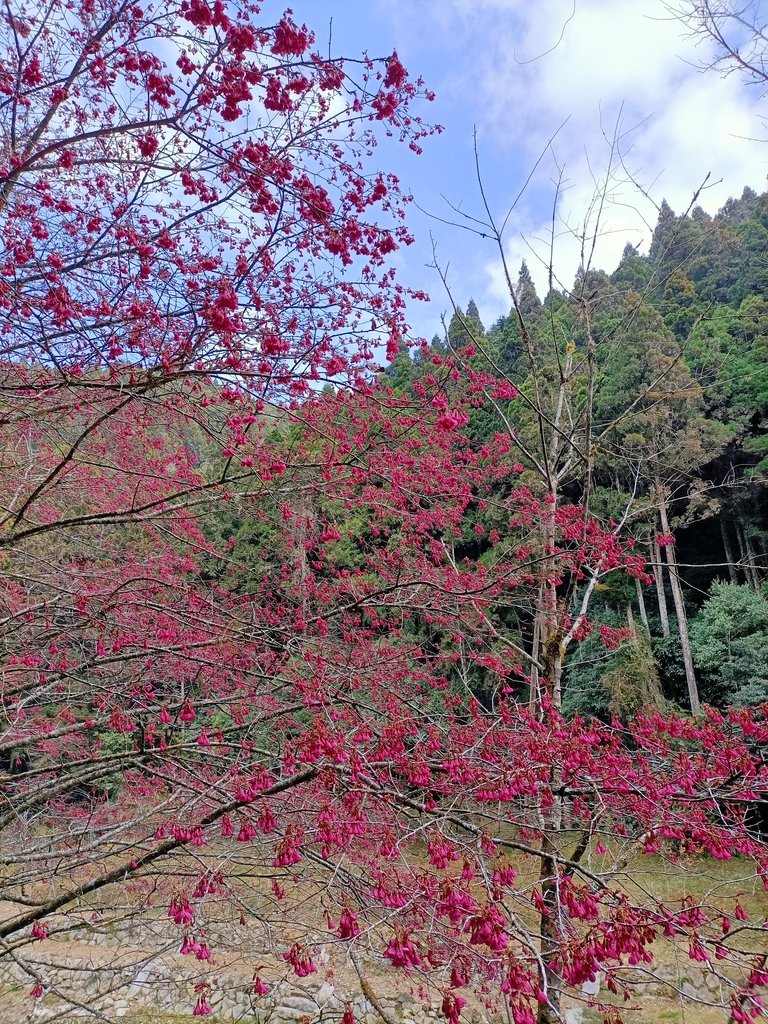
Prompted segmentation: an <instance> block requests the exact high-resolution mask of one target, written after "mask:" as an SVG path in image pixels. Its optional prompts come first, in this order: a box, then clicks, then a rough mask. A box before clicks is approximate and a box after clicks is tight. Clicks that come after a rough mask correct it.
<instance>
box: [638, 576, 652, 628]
mask: <svg viewBox="0 0 768 1024" xmlns="http://www.w3.org/2000/svg"><path fill="white" fill-rule="evenodd" d="M635 589H636V591H637V607H638V608H639V609H640V621H641V622H642V624H643V625H644V626H645V631H646V633H647V632H649V631H650V630H649V627H648V612H647V610H646V607H645V597H644V596H643V587H642V584H641V583H640V580H635Z"/></svg>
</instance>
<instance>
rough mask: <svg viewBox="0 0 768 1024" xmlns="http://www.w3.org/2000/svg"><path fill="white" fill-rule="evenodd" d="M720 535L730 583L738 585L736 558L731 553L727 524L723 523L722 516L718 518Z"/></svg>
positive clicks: (731, 546) (731, 547)
mask: <svg viewBox="0 0 768 1024" xmlns="http://www.w3.org/2000/svg"><path fill="white" fill-rule="evenodd" d="M720 535H721V536H722V538H723V551H725V560H726V562H727V563H728V576H729V578H730V580H731V583H738V582H739V574H738V571H737V569H736V556H735V555H734V553H733V545H732V544H731V535H730V533H729V532H728V523H727V522H726V521H725V519H724V518H723V516H720Z"/></svg>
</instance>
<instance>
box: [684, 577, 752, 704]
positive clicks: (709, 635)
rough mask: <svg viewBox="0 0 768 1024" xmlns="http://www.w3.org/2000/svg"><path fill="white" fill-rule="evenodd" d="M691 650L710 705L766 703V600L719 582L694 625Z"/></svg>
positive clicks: (749, 591) (750, 592)
mask: <svg viewBox="0 0 768 1024" xmlns="http://www.w3.org/2000/svg"><path fill="white" fill-rule="evenodd" d="M691 647H692V649H693V655H694V658H695V660H696V665H697V668H698V669H699V672H700V674H701V679H702V683H703V684H704V685H705V687H706V691H705V694H704V695H705V697H706V699H707V700H709V702H710V703H712V704H720V705H722V704H738V705H741V706H749V705H753V704H761V703H764V702H765V701H768V598H766V595H765V594H764V593H756V592H755V591H754V590H751V589H750V588H749V587H748V586H746V585H741V586H737V585H734V584H732V583H722V582H715V583H713V584H712V590H711V596H710V597H709V599H708V600H707V601H705V602H704V604H703V605H702V607H701V610H700V611H699V613H698V615H697V616H696V617H695V619H694V620H693V621H692V623H691Z"/></svg>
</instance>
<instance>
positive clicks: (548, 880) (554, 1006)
mask: <svg viewBox="0 0 768 1024" xmlns="http://www.w3.org/2000/svg"><path fill="white" fill-rule="evenodd" d="M541 850H542V853H543V854H544V856H543V857H542V858H541V869H540V871H539V882H540V883H541V896H542V900H543V902H544V908H543V910H542V913H541V962H542V964H543V965H544V977H543V979H542V986H541V987H542V989H543V990H544V991H545V993H546V996H547V1001H546V1002H545V1003H539V1008H538V1012H537V1014H536V1024H561V1022H562V1019H563V1018H562V1016H561V1014H560V984H561V983H560V977H559V975H558V973H557V971H555V970H554V969H553V967H552V962H553V960H554V959H555V957H556V956H557V952H558V949H559V948H560V935H559V933H558V922H559V919H560V915H559V913H558V911H559V906H558V904H559V900H558V877H557V862H556V860H555V857H554V854H555V853H556V850H555V848H554V846H553V844H552V840H551V838H550V836H549V835H547V834H546V833H545V834H544V837H543V840H542V844H541Z"/></svg>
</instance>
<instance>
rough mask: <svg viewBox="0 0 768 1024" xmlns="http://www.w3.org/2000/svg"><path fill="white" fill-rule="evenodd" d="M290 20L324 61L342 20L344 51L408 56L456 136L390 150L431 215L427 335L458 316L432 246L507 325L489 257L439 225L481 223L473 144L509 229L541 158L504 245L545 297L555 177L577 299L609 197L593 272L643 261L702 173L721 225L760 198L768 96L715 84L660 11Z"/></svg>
mask: <svg viewBox="0 0 768 1024" xmlns="http://www.w3.org/2000/svg"><path fill="white" fill-rule="evenodd" d="M766 6H768V4H767V5H766ZM294 7H295V13H296V17H297V19H302V20H306V21H307V23H308V24H309V25H310V26H311V27H312V28H313V29H314V30H315V31H316V33H317V36H318V41H319V42H321V43H322V44H323V45H322V48H324V47H325V44H327V38H328V32H329V25H330V24H331V19H332V38H333V50H334V52H336V53H343V54H345V55H353V54H357V53H359V52H360V51H361V50H362V49H367V50H368V51H369V52H370V53H371V55H375V56H381V55H384V54H386V53H388V52H391V50H392V49H397V51H398V53H399V55H400V58H401V60H402V61H403V63H404V64H405V65H406V67H407V68H408V70H409V71H410V72H411V73H412V75H414V76H416V75H421V76H423V77H424V78H425V79H426V81H427V84H428V86H429V87H430V88H432V89H434V90H435V91H436V93H437V100H436V102H435V103H434V104H431V105H428V109H427V113H428V114H429V116H430V118H431V119H432V120H434V121H436V122H439V123H440V124H442V125H443V126H444V128H445V131H444V132H443V133H442V135H440V136H439V137H436V138H434V139H431V140H428V141H427V143H426V147H425V153H424V154H423V155H422V156H421V157H418V158H416V157H414V156H412V155H411V154H409V153H407V152H402V153H401V152H397V151H396V150H395V148H394V147H393V148H392V149H390V148H389V147H386V148H385V149H383V150H380V151H379V152H380V156H381V160H382V166H384V164H385V163H386V166H387V169H392V170H395V171H396V172H397V173H399V174H400V176H401V179H402V181H403V183H404V185H405V186H406V187H407V188H409V189H410V190H411V191H412V193H413V195H414V197H415V199H416V202H417V203H418V205H419V206H420V207H421V208H422V209H423V210H425V211H427V213H428V214H432V215H433V218H430V217H429V216H426V215H425V214H423V213H421V212H420V211H418V210H413V211H412V214H413V215H412V217H411V224H412V227H413V230H414V232H415V233H416V235H417V243H416V244H415V245H414V246H412V247H411V248H410V249H408V250H407V251H404V252H402V253H401V254H399V259H400V265H401V267H400V269H401V277H402V280H403V281H404V282H405V283H407V284H410V285H412V286H414V287H418V288H425V289H426V290H427V291H429V292H430V294H431V295H432V297H433V301H432V303H431V305H430V306H429V307H427V308H418V309H414V310H413V312H412V314H411V320H412V323H413V326H414V329H415V331H416V332H418V333H420V334H425V335H427V336H431V335H432V334H433V333H434V332H435V330H437V329H439V325H440V314H441V313H442V312H444V311H445V310H449V309H450V300H449V299H448V297H447V296H446V293H445V289H444V288H443V285H442V284H441V282H440V278H439V276H438V275H437V274H436V272H435V271H434V270H430V269H429V267H428V266H427V264H429V263H430V262H431V259H432V244H433V243H432V241H431V239H430V235H431V236H432V239H433V240H434V245H435V246H436V251H437V259H438V262H439V263H440V265H441V267H442V268H443V269H444V270H446V269H447V275H448V279H449V281H450V284H451V287H452V291H453V294H454V298H455V300H456V301H457V302H459V303H461V304H462V305H465V304H466V302H467V300H468V299H469V298H470V297H474V298H475V300H476V302H477V304H478V306H479V308H480V312H481V315H482V316H483V319H484V320H485V321H486V323H487V324H488V323H491V322H492V321H493V320H494V319H496V317H498V316H499V315H501V314H502V313H505V312H507V310H508V308H509V299H508V296H507V295H506V293H505V290H504V286H503V278H502V274H501V270H500V266H499V260H498V258H497V256H496V255H495V253H494V249H493V246H492V244H491V243H490V242H484V241H483V240H482V239H479V238H477V237H475V236H473V235H470V234H468V233H466V232H463V231H461V230H460V229H458V228H450V227H448V226H447V225H445V224H443V223H441V222H440V220H439V219H434V218H442V219H454V220H456V219H457V216H456V214H455V213H452V211H451V209H450V206H449V205H448V203H450V204H453V206H455V207H457V208H460V209H461V210H462V211H464V212H466V213H467V214H470V215H477V216H481V214H482V205H481V201H480V197H479V193H478V186H477V179H476V173H475V161H474V153H473V131H474V130H475V129H476V131H477V140H478V150H479V155H480V161H481V167H482V176H483V182H484V187H485V188H486V190H487V194H488V197H489V199H490V202H491V205H492V208H493V211H494V215H495V216H496V217H497V218H499V220H501V219H503V218H504V216H505V215H506V214H507V212H508V211H509V209H510V207H511V206H512V204H513V203H514V202H515V199H516V197H518V195H519V193H520V192H521V189H522V188H523V185H524V183H525V181H526V179H527V178H528V175H529V174H530V172H531V170H532V168H533V167H534V165H536V162H537V161H539V159H540V158H541V159H540V162H539V164H538V168H537V170H536V171H535V172H534V174H533V178H532V180H531V183H530V185H529V186H528V188H527V189H526V190H525V191H524V193H523V195H522V197H521V198H519V199H518V201H517V204H516V206H515V207H514V209H513V211H512V213H511V215H510V217H509V220H508V226H507V236H506V238H507V251H508V253H509V254H510V259H511V262H512V265H513V267H514V268H515V271H516V270H517V267H519V264H520V261H521V259H522V258H525V259H526V260H527V263H528V265H529V268H530V270H531V272H532V274H533V276H534V279H535V280H536V282H537V285H538V286H539V290H540V292H545V291H546V288H547V267H548V264H549V262H550V242H551V238H552V212H553V202H554V197H555V181H556V180H557V179H558V178H560V179H561V186H560V195H559V199H558V202H557V211H556V218H555V231H554V246H553V251H554V269H555V274H556V276H557V277H559V279H560V281H561V282H562V284H564V285H566V286H567V285H568V284H570V283H571V281H572V279H573V273H574V271H575V269H576V267H577V266H578V264H579V262H580V253H581V242H580V241H579V239H578V236H579V234H580V233H583V232H584V229H585V226H586V231H587V235H590V234H591V233H594V229H595V226H596V217H597V208H596V206H595V203H594V195H595V191H596V187H597V189H598V190H603V192H604V194H605V197H606V202H605V203H604V204H603V206H602V209H601V214H600V222H599V238H598V244H597V247H596V250H595V257H594V265H596V266H602V267H604V268H606V269H609V270H610V269H613V267H614V266H615V265H616V262H617V260H618V258H619V256H620V254H621V251H622V249H623V248H624V245H625V244H626V242H627V241H631V242H632V244H637V245H640V246H641V249H643V248H645V247H647V244H648V241H649V239H650V234H651V231H652V228H653V225H654V223H655V220H656V207H657V206H658V204H659V203H660V202H661V200H662V198H666V199H667V201H668V202H669V203H670V205H671V206H672V208H673V209H674V210H675V211H676V212H683V211H684V210H686V209H687V208H688V207H689V204H690V203H691V200H692V197H693V195H694V193H695V192H696V190H697V189H698V188H699V186H700V185H701V184H702V182H703V180H704V178H705V176H706V175H707V174H709V175H710V177H709V179H708V181H707V185H706V187H705V188H704V189H703V190H702V192H701V194H700V197H699V199H698V202H699V203H700V205H702V206H703V207H704V208H705V209H707V210H709V211H710V212H715V211H716V210H717V209H718V208H719V207H720V206H721V205H722V204H723V202H724V201H725V200H726V199H727V198H728V197H729V196H732V195H736V196H738V195H740V194H741V191H742V189H743V188H744V186H745V185H749V186H750V187H752V188H754V189H756V190H757V191H764V190H765V187H766V170H768V167H767V166H766V165H767V163H768V141H763V140H764V139H766V138H768V129H767V128H766V126H765V124H764V122H763V118H764V116H768V97H765V98H764V97H763V95H762V93H761V92H760V91H759V90H758V89H757V88H756V87H755V86H754V85H752V86H750V85H747V84H745V83H744V82H743V81H742V80H740V79H739V78H738V77H737V76H736V75H732V76H730V77H728V78H722V77H721V76H719V75H718V74H717V73H715V72H711V71H710V72H706V73H704V72H702V71H701V70H700V65H701V64H702V63H706V62H707V60H708V58H709V57H710V54H709V52H708V51H707V48H706V47H704V46H702V45H695V44H694V41H693V40H691V39H690V38H687V37H686V32H685V29H684V26H682V25H681V24H680V22H678V21H676V20H675V19H674V18H672V17H671V16H670V14H669V12H668V11H667V10H666V9H665V7H664V4H663V3H662V2H660V0H536V2H535V3H531V2H529V0H303V2H299V0H296V2H295V4H294ZM553 136H554V139H552V137H553ZM550 140H552V141H551V144H549V141H550ZM606 175H608V176H609V177H608V180H607V188H606ZM443 197H444V198H443ZM446 201H447V202H446ZM458 219H460V218H458Z"/></svg>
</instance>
